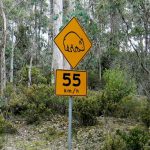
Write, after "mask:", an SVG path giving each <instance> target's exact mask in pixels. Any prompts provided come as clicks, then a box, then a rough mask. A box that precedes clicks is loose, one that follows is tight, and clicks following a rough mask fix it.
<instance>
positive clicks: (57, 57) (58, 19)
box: [51, 0, 63, 83]
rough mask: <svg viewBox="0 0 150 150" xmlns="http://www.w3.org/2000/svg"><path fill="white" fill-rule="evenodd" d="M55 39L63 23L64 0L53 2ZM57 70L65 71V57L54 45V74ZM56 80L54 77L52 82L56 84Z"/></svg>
mask: <svg viewBox="0 0 150 150" xmlns="http://www.w3.org/2000/svg"><path fill="white" fill-rule="evenodd" d="M53 16H54V18H55V20H53V38H54V37H55V36H56V35H57V34H58V33H59V31H60V27H61V26H62V23H63V0H55V1H53ZM56 69H63V55H62V53H61V52H60V50H59V49H58V47H57V46H56V44H55V43H54V44H53V58H52V72H54V71H55V70H56ZM54 81H55V79H54V78H53V77H52V80H51V82H52V83H54Z"/></svg>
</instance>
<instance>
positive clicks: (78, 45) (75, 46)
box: [63, 31, 85, 52]
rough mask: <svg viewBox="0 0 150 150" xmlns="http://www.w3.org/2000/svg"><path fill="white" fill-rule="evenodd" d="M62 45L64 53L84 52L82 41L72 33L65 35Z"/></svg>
mask: <svg viewBox="0 0 150 150" xmlns="http://www.w3.org/2000/svg"><path fill="white" fill-rule="evenodd" d="M63 45H64V49H65V51H68V52H80V51H84V50H85V46H84V41H83V39H82V38H80V36H79V35H78V34H77V33H75V32H74V31H70V32H69V33H67V34H66V35H65V37H64V39H63Z"/></svg>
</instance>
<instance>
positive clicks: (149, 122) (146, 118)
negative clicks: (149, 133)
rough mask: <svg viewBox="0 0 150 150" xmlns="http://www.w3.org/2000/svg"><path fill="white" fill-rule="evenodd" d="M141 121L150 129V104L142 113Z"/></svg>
mask: <svg viewBox="0 0 150 150" xmlns="http://www.w3.org/2000/svg"><path fill="white" fill-rule="evenodd" d="M141 119H142V121H143V123H144V124H145V125H146V126H147V127H150V103H148V104H147V107H146V108H145V109H144V110H143V111H142V112H141Z"/></svg>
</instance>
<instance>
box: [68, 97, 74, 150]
mask: <svg viewBox="0 0 150 150" xmlns="http://www.w3.org/2000/svg"><path fill="white" fill-rule="evenodd" d="M72 103H73V99H72V96H70V97H69V128H68V149H69V150H71V149H72Z"/></svg>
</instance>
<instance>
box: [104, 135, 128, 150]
mask: <svg viewBox="0 0 150 150" xmlns="http://www.w3.org/2000/svg"><path fill="white" fill-rule="evenodd" d="M102 150H127V146H126V143H125V141H124V140H123V139H122V138H121V137H120V136H119V135H116V134H108V135H107V136H106V138H105V141H104V145H103V148H102Z"/></svg>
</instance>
